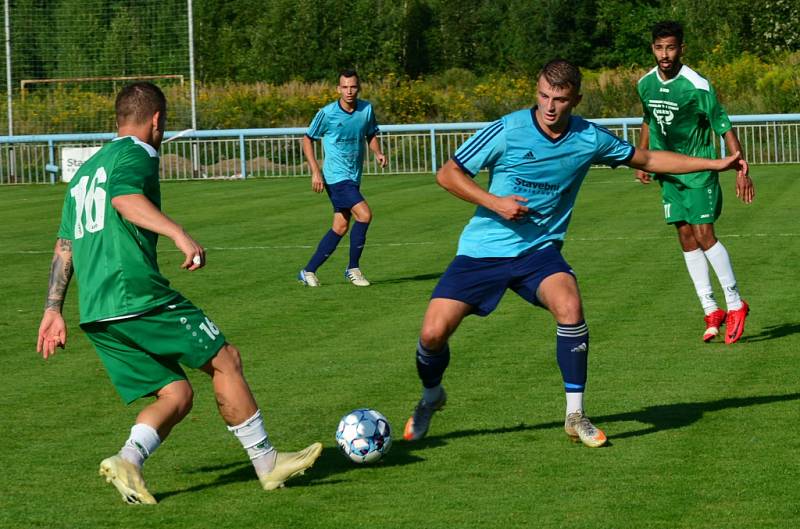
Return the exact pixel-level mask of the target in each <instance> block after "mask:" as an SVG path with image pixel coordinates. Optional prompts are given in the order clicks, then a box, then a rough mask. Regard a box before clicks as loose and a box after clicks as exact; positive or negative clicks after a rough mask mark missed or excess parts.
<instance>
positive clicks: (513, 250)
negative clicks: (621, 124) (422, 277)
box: [453, 109, 634, 257]
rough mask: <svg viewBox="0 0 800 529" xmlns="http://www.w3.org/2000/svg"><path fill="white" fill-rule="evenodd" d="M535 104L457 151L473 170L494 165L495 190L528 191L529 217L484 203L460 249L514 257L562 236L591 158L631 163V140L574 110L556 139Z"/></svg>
mask: <svg viewBox="0 0 800 529" xmlns="http://www.w3.org/2000/svg"><path fill="white" fill-rule="evenodd" d="M534 111H535V109H529V110H519V111H517V112H512V113H511V114H508V115H506V116H503V117H502V118H500V119H499V120H498V121H495V122H494V123H492V124H491V125H489V126H488V127H486V128H485V129H483V130H481V131H479V132H478V133H476V134H475V135H473V136H472V137H471V138H469V139H468V140H467V141H466V142H465V143H464V144H463V145H462V146H461V147H459V149H458V150H457V151H456V153H455V155H454V156H453V160H454V161H455V162H456V164H458V166H459V167H460V168H461V169H462V170H463V171H464V172H465V173H467V174H469V175H470V176H475V175H476V174H477V173H478V171H480V170H481V169H484V168H488V169H489V192H490V193H492V194H494V195H497V196H506V195H519V196H522V197H525V198H527V199H528V202H526V203H525V204H524V205H525V206H527V207H528V208H530V212H529V213H528V216H527V218H525V219H524V220H521V221H510V220H505V219H503V218H502V217H501V216H500V215H498V214H497V213H495V212H494V211H491V210H489V209H486V208H484V207H481V206H479V207H478V209H477V210H476V211H475V215H474V216H473V217H472V219H471V220H470V221H469V223H468V224H467V225H466V227H465V228H464V231H463V232H462V233H461V239H460V240H459V243H458V255H466V256H469V257H516V256H518V255H522V254H524V253H526V252H529V251H532V250H536V249H539V248H542V247H544V246H548V245H550V244H552V243H553V242H556V241H563V240H564V236H565V234H566V232H567V225H568V224H569V220H570V217H571V216H572V208H573V206H574V205H575V198H576V196H577V194H578V189H579V188H580V186H581V184H582V183H583V179H584V177H585V176H586V173H587V172H588V171H589V167H590V166H591V165H592V164H606V165H610V166H611V167H616V166H617V165H620V164H624V163H627V162H628V161H629V160H630V159H631V158H632V157H633V153H634V148H633V146H632V145H631V144H630V143H628V142H626V141H623V140H621V139H619V138H617V137H616V136H614V135H613V134H611V133H610V132H609V131H607V130H606V129H604V128H602V127H599V126H597V125H595V124H593V123H590V122H588V121H586V120H585V119H583V118H580V117H578V116H572V117H571V118H570V121H569V126H568V128H567V130H566V131H564V133H563V134H562V135H561V136H559V137H558V138H557V139H553V138H550V137H549V136H547V135H546V134H545V133H544V131H542V129H541V128H540V127H539V124H538V123H537V122H536V118H535V116H534Z"/></svg>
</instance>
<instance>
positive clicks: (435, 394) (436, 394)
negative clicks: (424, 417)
mask: <svg viewBox="0 0 800 529" xmlns="http://www.w3.org/2000/svg"><path fill="white" fill-rule="evenodd" d="M422 398H423V399H425V402H427V403H429V404H430V403H431V402H438V401H439V399H441V398H442V385H441V384H439V385H438V386H436V387H433V388H426V387H423V388H422Z"/></svg>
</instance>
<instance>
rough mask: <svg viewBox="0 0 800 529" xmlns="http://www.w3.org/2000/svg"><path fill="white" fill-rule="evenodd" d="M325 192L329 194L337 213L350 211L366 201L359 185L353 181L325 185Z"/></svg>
mask: <svg viewBox="0 0 800 529" xmlns="http://www.w3.org/2000/svg"><path fill="white" fill-rule="evenodd" d="M325 192H326V193H328V198H330V199H331V204H333V211H335V212H340V211H350V208H352V207H353V206H355V205H356V204H358V203H359V202H363V201H364V197H363V195H361V190H360V189H359V185H358V183H356V182H353V181H352V180H344V181H342V182H337V183H335V184H325Z"/></svg>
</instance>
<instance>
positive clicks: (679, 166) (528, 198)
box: [403, 59, 739, 447]
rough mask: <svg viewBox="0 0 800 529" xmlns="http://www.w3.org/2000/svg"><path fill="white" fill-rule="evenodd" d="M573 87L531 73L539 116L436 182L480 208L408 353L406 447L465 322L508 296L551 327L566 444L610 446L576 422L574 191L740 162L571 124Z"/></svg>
mask: <svg viewBox="0 0 800 529" xmlns="http://www.w3.org/2000/svg"><path fill="white" fill-rule="evenodd" d="M580 86H581V76H580V72H579V70H578V69H577V68H576V67H575V66H573V65H572V64H570V63H568V62H566V61H563V60H560V59H557V60H554V61H551V62H549V63H548V64H546V65H545V66H544V67H543V68H542V70H541V72H540V73H539V78H538V84H537V105H536V106H535V107H534V108H533V109H527V110H520V111H518V112H513V113H511V114H508V115H506V116H504V117H502V118H501V119H499V120H498V121H496V122H494V123H492V124H491V125H489V126H488V127H486V128H485V129H483V130H481V131H479V132H478V133H477V134H475V135H474V136H472V137H471V138H470V139H469V140H467V141H466V142H465V143H464V144H463V145H462V146H461V147H460V148H459V149H458V150H457V151H456V153H455V155H454V156H453V158H452V159H451V160H449V161H448V162H447V163H446V164H445V165H444V166H443V167H442V168H441V169H440V170H439V172H438V174H437V176H436V177H437V181H438V183H439V185H441V186H442V187H444V188H445V189H446V190H447V191H449V192H450V193H452V194H453V195H455V196H457V197H459V198H461V199H464V200H466V201H468V202H472V203H474V204H476V205H477V206H478V208H477V210H476V211H475V214H474V215H473V217H472V219H470V221H469V223H468V224H467V226H466V227H465V228H464V231H463V232H462V234H461V239H460V241H459V245H458V252H457V255H456V257H455V259H453V261H452V262H451V263H450V266H449V267H448V268H447V270H446V271H445V273H444V274H443V275H442V277H441V279H440V280H439V283H438V285H437V286H436V288H435V289H434V291H433V294H432V296H431V301H430V303H429V305H428V310H427V312H426V313H425V318H424V320H423V323H422V331H421V333H420V337H419V343H418V346H417V353H416V361H417V372H418V374H419V378H420V379H421V381H422V385H423V394H422V398H421V399H420V401H419V403H418V404H417V406H416V408H415V409H414V412H413V414H412V415H411V417H410V418H409V419H408V422H407V423H406V426H405V430H404V433H403V437H404V438H405V439H406V440H409V441H415V440H418V439H421V438H422V437H424V436H425V434H426V433H427V432H428V428H429V426H430V420H431V417H432V416H433V413H434V412H435V411H437V410H439V409H441V408H442V407H443V406H444V404H445V402H446V400H447V396H446V394H445V391H444V388H443V387H442V385H441V382H442V377H443V375H444V371H445V369H446V368H447V365H448V363H449V361H450V349H449V347H448V339H449V338H450V336H451V335H452V334H453V333H454V332H455V330H456V328H458V325H459V324H460V323H461V321H462V320H463V319H464V318H465V317H466V316H468V315H469V314H477V315H479V316H487V315H488V314H489V313H491V312H492V311H493V310H494V309H495V307H496V306H497V304H498V303H499V302H500V299H501V298H502V296H503V294H504V293H505V291H506V290H507V289H511V290H513V291H514V292H516V293H517V294H518V295H519V296H521V297H522V298H523V299H525V300H526V301H528V302H530V303H532V304H533V305H538V306H541V307H543V308H545V309H547V310H548V311H550V313H552V315H553V317H554V318H555V320H556V357H557V360H558V365H559V368H560V369H561V374H562V377H563V380H564V388H565V391H566V400H567V409H566V420H565V423H564V429H565V430H566V433H567V434H568V435H569V436H570V438H572V439H573V440H575V441H577V440H580V441H582V442H583V443H584V444H585V445H587V446H590V447H598V446H602V445H603V444H605V442H606V436H605V434H604V433H603V432H602V431H601V430H600V429H598V428H596V427H595V426H594V425H592V423H591V422H590V421H589V419H588V418H587V417H586V415H585V414H584V411H583V391H584V387H585V385H586V378H587V376H586V372H587V355H588V353H589V329H588V327H587V325H586V322H585V321H584V315H583V307H582V303H581V297H580V294H579V291H578V283H577V281H576V279H575V273H574V272H573V270H572V268H571V267H570V266H569V264H567V263H566V261H565V260H564V259H563V258H562V256H561V253H560V248H561V246H562V243H563V241H564V235H565V234H566V231H567V225H568V224H569V220H570V217H571V215H572V208H573V206H574V204H575V198H576V196H577V194H578V189H579V188H580V186H581V183H582V182H583V179H584V177H585V176H586V173H587V171H588V170H589V167H590V166H591V165H592V164H606V165H610V166H612V167H616V166H617V165H620V164H624V165H628V166H631V167H635V168H637V169H639V168H641V169H644V170H645V171H649V172H656V173H659V172H667V173H687V172H692V171H699V170H725V169H730V168H735V167H734V166H735V165H736V164H737V160H738V157H739V153H736V154H734V155H732V156H729V157H728V158H725V159H723V160H707V159H703V158H692V157H688V156H683V155H679V154H675V153H672V152H666V151H648V150H646V149H635V148H634V147H633V146H632V145H630V144H629V143H627V142H625V141H622V140H620V139H619V138H617V137H616V136H614V135H612V134H611V133H609V132H608V131H607V130H605V129H603V128H602V127H599V126H597V125H594V124H592V123H590V122H588V121H586V120H584V119H582V118H580V117H578V116H572V115H571V114H572V109H573V108H575V106H576V105H577V104H578V103H579V102H580V100H581V95H580ZM484 168H487V169H488V170H489V189H488V191H487V190H484V189H483V188H482V187H480V186H479V185H478V184H476V183H475V181H474V180H473V179H472V177H474V176H475V174H477V173H478V171H480V170H481V169H484Z"/></svg>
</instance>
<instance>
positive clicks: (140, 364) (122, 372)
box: [81, 297, 225, 404]
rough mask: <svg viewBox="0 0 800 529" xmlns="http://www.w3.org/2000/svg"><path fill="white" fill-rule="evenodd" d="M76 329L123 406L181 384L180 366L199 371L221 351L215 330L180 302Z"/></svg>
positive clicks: (185, 302)
mask: <svg viewBox="0 0 800 529" xmlns="http://www.w3.org/2000/svg"><path fill="white" fill-rule="evenodd" d="M81 328H82V329H83V330H84V331H85V332H86V334H87V336H88V337H89V339H90V340H91V341H92V343H94V346H95V348H96V349H97V354H98V355H99V356H100V359H101V360H102V361H103V364H104V365H105V367H106V371H107V372H108V376H109V377H110V378H111V382H112V383H113V384H114V387H115V388H117V392H118V393H119V395H120V397H122V400H124V401H125V402H126V403H127V404H130V403H131V402H133V401H135V400H136V399H138V398H141V397H144V396H146V395H150V394H152V393H154V392H156V391H158V390H159V389H161V388H163V387H164V386H166V385H167V384H169V383H170V382H174V381H176V380H186V373H184V371H183V369H181V366H180V364H183V365H185V366H188V367H191V368H199V367H202V366H203V365H205V364H206V363H207V362H208V361H209V360H211V359H212V358H213V357H214V356H215V355H216V354H217V352H219V350H220V349H221V348H222V346H223V345H225V336H223V334H222V333H221V332H220V331H219V329H218V328H217V326H216V325H214V323H213V322H212V321H211V320H210V319H208V317H206V315H205V314H203V311H202V310H200V309H198V308H197V307H195V306H194V305H192V303H191V302H190V301H189V300H187V299H185V298H183V297H179V298H176V299H175V300H173V301H172V302H170V303H168V304H166V305H162V306H161V307H159V308H157V309H154V310H151V311H150V312H146V313H144V314H142V315H140V316H136V317H133V318H127V319H123V320H112V321H95V322H91V323H84V324H82V325H81Z"/></svg>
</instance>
